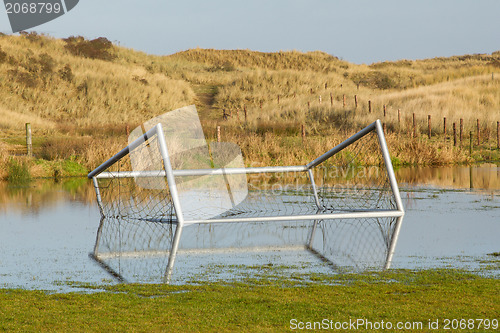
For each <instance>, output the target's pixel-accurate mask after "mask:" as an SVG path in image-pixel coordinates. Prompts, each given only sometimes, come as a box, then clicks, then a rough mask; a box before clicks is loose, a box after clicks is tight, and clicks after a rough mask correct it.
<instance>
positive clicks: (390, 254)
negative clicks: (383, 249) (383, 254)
mask: <svg viewBox="0 0 500 333" xmlns="http://www.w3.org/2000/svg"><path fill="white" fill-rule="evenodd" d="M403 218H404V217H403V216H400V217H398V218H397V220H396V226H395V227H394V233H393V234H392V238H391V244H390V245H389V251H388V252H387V260H386V262H385V267H384V269H389V268H391V263H392V258H393V256H394V251H395V250H396V244H397V242H398V238H399V230H401V224H403Z"/></svg>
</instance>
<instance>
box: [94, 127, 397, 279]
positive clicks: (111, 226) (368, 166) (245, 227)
mask: <svg viewBox="0 0 500 333" xmlns="http://www.w3.org/2000/svg"><path fill="white" fill-rule="evenodd" d="M221 147H222V148H224V149H222V148H221ZM218 149H220V150H218ZM159 152H160V149H159V145H158V140H157V136H156V135H155V136H153V137H151V138H148V140H146V141H145V142H143V143H142V144H140V145H138V146H137V147H136V148H135V149H133V150H132V151H130V154H129V155H127V156H126V157H125V158H123V159H122V160H120V161H118V162H117V163H115V164H114V165H113V166H112V167H111V168H110V169H108V170H106V171H107V172H108V173H107V178H98V179H97V182H98V191H99V194H100V199H99V205H100V208H101V213H102V220H101V224H100V227H99V231H98V235H97V239H96V245H95V251H94V253H93V254H92V255H91V256H92V257H93V258H94V259H95V260H97V262H98V263H99V264H100V265H101V266H103V267H104V268H105V269H106V270H107V271H108V272H110V273H111V274H112V275H113V276H115V277H116V278H118V279H124V280H126V281H138V282H148V281H153V282H161V281H162V279H164V278H165V272H166V267H167V265H168V260H169V255H170V251H171V247H172V243H173V238H174V233H175V230H176V228H177V224H176V221H177V219H176V216H175V210H174V205H173V202H172V197H171V194H170V191H169V188H168V184H167V182H166V178H165V172H164V171H163V170H164V169H163V160H162V158H161V154H160V153H159ZM200 152H201V153H200ZM238 154H239V149H236V148H234V147H231V148H227V147H224V145H222V144H216V145H211V146H209V148H204V147H201V148H197V149H194V150H193V149H191V150H190V151H189V152H186V151H184V152H180V153H177V154H173V155H172V159H171V160H172V164H173V166H174V170H181V169H180V168H181V167H182V168H188V169H189V168H190V167H191V168H193V166H197V167H199V164H200V163H201V164H202V166H203V165H207V163H208V164H209V165H211V166H213V167H228V165H229V166H230V167H238V166H239V164H238V163H240V162H239V160H238V158H235V156H238ZM200 156H201V157H200ZM207 156H208V157H207ZM217 156H219V157H217ZM200 161H201V162H200ZM235 161H236V162H235ZM231 163H232V164H231ZM131 169H133V170H134V172H136V173H135V174H134V175H135V177H121V176H120V172H123V171H130V170H131ZM141 173H142V174H141ZM146 173H147V174H146ZM312 173H313V177H314V181H315V184H316V186H317V191H316V193H315V191H314V187H313V186H312V185H311V181H310V178H309V174H308V173H307V172H294V173H285V172H281V173H269V174H243V175H238V176H230V175H229V176H228V175H215V176H214V175H212V176H176V177H175V180H176V183H177V189H178V191H179V197H180V203H181V207H182V210H183V213H184V214H183V216H184V219H185V220H186V221H187V222H189V221H190V220H196V219H198V220H200V219H201V220H213V219H231V218H252V217H255V218H259V217H273V216H297V215H317V219H316V220H301V221H279V222H277V221H273V222H245V223H243V222H238V223H236V222H232V223H229V222H225V223H215V222H211V223H206V224H192V225H189V224H188V225H186V226H184V228H183V231H182V237H181V240H180V244H179V255H181V254H182V253H189V254H190V255H194V254H196V253H200V252H207V251H215V252H217V251H219V253H228V252H232V251H240V252H245V251H250V249H254V250H255V249H257V250H269V251H297V250H299V251H306V252H309V253H310V254H311V257H312V258H315V259H314V260H316V259H321V260H320V261H323V262H325V263H327V264H328V265H329V266H332V267H335V268H337V269H338V268H346V269H356V270H359V269H371V268H374V269H382V268H384V267H385V265H386V260H387V256H388V251H389V248H390V243H391V240H392V237H393V234H394V228H395V225H396V218H389V217H384V218H364V219H360V218H350V219H331V218H330V219H322V218H321V215H322V214H332V213H346V212H360V211H373V210H394V209H396V203H395V197H394V194H393V192H392V189H391V187H390V183H389V179H388V176H387V172H386V169H385V165H384V163H383V157H382V153H381V150H380V146H379V142H378V137H377V135H376V132H371V133H369V134H368V135H366V136H364V137H362V138H361V139H359V140H358V141H356V142H355V143H353V144H351V145H349V146H348V147H347V148H345V149H344V150H342V151H341V152H339V153H337V154H336V155H334V156H332V157H331V158H330V159H328V160H327V161H325V162H324V163H322V164H321V165H319V166H317V167H316V168H314V169H313V170H312ZM121 175H122V176H123V173H122V174H121ZM138 175H139V176H138ZM242 184H244V185H245V187H243V186H242ZM221 193H222V194H221ZM315 194H316V195H315ZM182 258H184V260H191V259H190V258H191V257H189V256H188V257H182Z"/></svg>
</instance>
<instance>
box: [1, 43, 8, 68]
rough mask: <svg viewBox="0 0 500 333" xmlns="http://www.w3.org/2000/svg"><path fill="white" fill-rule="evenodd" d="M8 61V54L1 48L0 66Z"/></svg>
mask: <svg viewBox="0 0 500 333" xmlns="http://www.w3.org/2000/svg"><path fill="white" fill-rule="evenodd" d="M6 60H7V53H5V52H4V51H3V50H2V47H1V46H0V64H2V63H4V62H5V61H6Z"/></svg>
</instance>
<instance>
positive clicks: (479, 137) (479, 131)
mask: <svg viewBox="0 0 500 333" xmlns="http://www.w3.org/2000/svg"><path fill="white" fill-rule="evenodd" d="M480 144H481V129H480V128H479V119H477V145H478V146H479V145H480Z"/></svg>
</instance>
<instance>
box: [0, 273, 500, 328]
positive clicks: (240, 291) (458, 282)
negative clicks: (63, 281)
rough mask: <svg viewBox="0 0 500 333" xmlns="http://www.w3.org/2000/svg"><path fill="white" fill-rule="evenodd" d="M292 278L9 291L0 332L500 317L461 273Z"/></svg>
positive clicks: (487, 286) (491, 292)
mask: <svg viewBox="0 0 500 333" xmlns="http://www.w3.org/2000/svg"><path fill="white" fill-rule="evenodd" d="M292 281H293V280H291V279H286V280H285V279H260V280H255V281H247V282H239V283H237V282H234V283H225V284H224V283H205V284H200V285H182V286H168V285H124V284H119V285H114V286H108V287H105V288H106V289H107V291H106V292H95V293H88V294H81V293H68V294H48V293H46V292H43V291H26V290H10V289H4V290H0V330H7V331H68V330H71V331H142V332H146V331H147V332H160V331H161V332H167V331H168V332H233V331H242V332H282V331H288V330H290V321H291V320H292V319H296V320H297V321H301V322H314V321H322V320H323V319H328V320H332V321H334V322H336V321H349V320H356V319H366V320H369V321H371V322H380V321H382V320H384V322H388V321H390V322H393V323H396V322H422V323H423V328H424V330H423V331H426V328H427V326H426V325H427V324H428V320H429V319H431V320H436V319H439V321H440V323H441V325H442V323H443V320H444V319H446V318H449V319H453V318H457V319H462V318H464V319H469V318H473V319H476V318H482V319H490V320H491V319H498V313H499V305H498V304H500V302H499V301H500V298H499V292H498V291H499V289H498V280H497V279H491V278H484V277H480V276H478V275H473V274H470V273H466V272H461V271H455V270H427V271H418V272H413V271H392V272H385V273H366V274H361V275H354V274H341V275H336V276H325V275H317V276H316V282H304V281H296V282H292ZM361 331H366V330H361ZM368 331H370V330H368ZM411 331H412V330H407V332H411ZM413 331H415V332H417V331H422V330H413ZM438 331H443V330H442V326H441V329H440V330H438ZM465 331H482V330H465Z"/></svg>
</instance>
